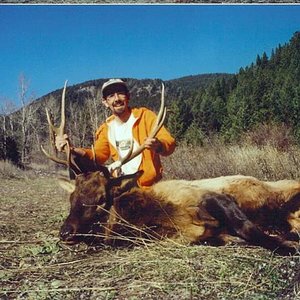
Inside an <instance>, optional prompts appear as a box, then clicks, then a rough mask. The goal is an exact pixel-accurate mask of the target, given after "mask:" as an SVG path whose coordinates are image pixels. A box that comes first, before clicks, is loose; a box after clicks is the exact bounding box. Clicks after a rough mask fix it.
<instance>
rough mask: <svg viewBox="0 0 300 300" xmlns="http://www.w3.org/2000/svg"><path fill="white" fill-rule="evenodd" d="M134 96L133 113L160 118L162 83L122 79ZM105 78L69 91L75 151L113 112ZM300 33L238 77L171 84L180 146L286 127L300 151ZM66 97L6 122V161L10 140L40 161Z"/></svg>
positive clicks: (57, 95) (2, 142)
mask: <svg viewBox="0 0 300 300" xmlns="http://www.w3.org/2000/svg"><path fill="white" fill-rule="evenodd" d="M123 79H124V80H125V81H126V82H127V84H128V87H129V89H130V92H131V100H130V101H131V102H130V103H131V105H132V106H146V107H149V108H150V109H153V110H154V111H157V109H158V106H159V99H160V96H161V82H162V81H161V79H141V80H138V79H134V78H123ZM106 80H107V79H106V78H103V79H96V80H91V81H86V82H83V83H80V84H76V85H73V86H69V87H68V88H67V93H66V117H67V128H66V130H67V132H68V134H69V135H70V136H71V138H72V141H73V143H74V144H75V145H76V146H90V145H91V144H92V143H93V136H94V132H95V130H96V129H97V128H98V126H99V124H101V123H102V122H103V121H104V120H105V118H106V117H107V116H108V114H109V113H110V112H108V111H107V110H106V109H105V108H104V107H103V105H102V104H101V101H100V99H101V86H102V84H103V82H104V81H106ZM299 82H300V32H296V33H294V35H293V36H292V37H291V39H290V41H289V42H288V43H286V44H284V45H278V46H277V47H276V48H274V49H273V51H272V53H271V54H270V57H268V55H267V54H266V53H265V52H264V53H262V54H259V55H257V57H256V59H254V61H253V63H252V64H250V65H249V66H247V67H245V68H241V69H240V70H239V72H238V73H237V74H218V73H217V74H202V75H193V76H186V77H182V78H178V79H173V80H168V81H165V87H166V105H167V106H168V109H169V110H168V111H169V113H168V119H167V122H166V125H167V127H168V128H169V130H170V131H171V132H172V134H173V135H174V136H175V137H176V138H177V140H178V142H180V141H185V142H187V143H196V144H201V143H202V142H203V140H204V139H205V138H206V137H207V136H211V135H212V134H214V135H218V136H219V137H222V139H223V140H224V141H230V142H234V141H238V140H239V138H240V137H241V135H242V134H243V133H245V132H249V131H256V132H258V128H259V126H260V125H261V124H268V125H270V128H274V127H276V126H277V125H279V126H280V125H281V124H283V125H284V126H285V127H284V128H287V129H288V130H289V131H290V132H292V133H293V136H294V138H295V140H296V141H298V143H300V127H299V119H300V86H299ZM61 94H62V89H59V90H56V91H53V92H52V93H49V94H47V95H45V96H43V97H41V98H39V99H37V100H36V101H34V102H33V103H32V104H30V105H29V106H28V107H25V108H24V109H23V110H20V111H18V112H16V113H15V114H13V115H9V116H3V118H1V124H0V125H1V127H0V131H1V135H0V137H2V138H1V139H0V158H1V157H2V158H5V157H7V153H8V154H9V151H7V149H8V148H9V145H7V140H8V137H9V138H10V139H11V140H12V141H13V142H14V143H15V146H14V148H16V147H17V148H18V149H21V150H19V151H22V153H23V154H22V157H30V156H32V155H34V153H40V150H39V145H40V144H42V143H44V144H45V143H46V140H47V136H48V125H47V121H46V114H45V107H47V108H48V109H49V110H50V112H51V115H52V118H53V121H54V123H56V124H57V123H59V121H60V99H61Z"/></svg>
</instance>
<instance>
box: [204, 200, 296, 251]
mask: <svg viewBox="0 0 300 300" xmlns="http://www.w3.org/2000/svg"><path fill="white" fill-rule="evenodd" d="M202 204H203V206H204V207H205V209H206V210H207V211H208V212H209V213H210V214H211V215H212V216H213V217H214V218H216V219H217V220H218V221H219V222H220V225H221V226H225V227H226V229H227V230H229V231H230V232H232V233H233V234H235V235H237V236H238V237H241V238H243V239H244V240H246V241H247V242H249V243H250V244H252V245H256V246H262V247H264V248H266V249H269V250H272V251H274V252H276V253H278V254H280V255H290V254H294V253H295V252H296V251H297V249H296V247H295V243H293V242H290V241H285V240H283V239H281V238H280V237H274V236H269V235H267V234H265V233H264V232H263V231H261V230H260V229H259V228H258V227H257V226H256V225H255V224H254V223H252V222H251V221H250V220H249V219H248V218H247V216H246V215H245V214H244V212H243V211H242V210H241V209H240V207H239V206H238V204H237V202H236V200H235V199H234V198H233V197H231V196H230V195H225V194H207V195H205V196H204V197H203V202H202Z"/></svg>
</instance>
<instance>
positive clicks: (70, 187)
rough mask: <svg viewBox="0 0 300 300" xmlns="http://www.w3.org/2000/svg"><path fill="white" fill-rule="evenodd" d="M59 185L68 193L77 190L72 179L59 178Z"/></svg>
mask: <svg viewBox="0 0 300 300" xmlns="http://www.w3.org/2000/svg"><path fill="white" fill-rule="evenodd" d="M58 183H59V185H60V186H61V187H62V188H63V189H64V190H65V191H67V192H68V193H70V194H71V193H73V192H74V191H75V183H74V181H72V180H69V179H66V178H58Z"/></svg>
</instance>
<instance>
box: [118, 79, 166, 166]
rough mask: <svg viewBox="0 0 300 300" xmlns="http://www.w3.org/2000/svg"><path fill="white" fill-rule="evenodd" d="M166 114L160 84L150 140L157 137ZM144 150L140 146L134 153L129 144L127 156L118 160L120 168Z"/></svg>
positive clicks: (163, 94) (163, 89) (163, 88)
mask: <svg viewBox="0 0 300 300" xmlns="http://www.w3.org/2000/svg"><path fill="white" fill-rule="evenodd" d="M166 114H167V109H166V107H165V86H164V84H163V83H162V89H161V103H160V109H159V112H158V114H157V118H156V121H155V124H154V126H153V128H152V130H151V133H150V134H149V137H150V138H154V137H155V136H156V135H157V133H158V131H159V130H160V129H161V127H162V126H163V124H164V121H165V118H166ZM145 148H146V146H145V144H142V145H141V146H140V147H138V148H137V149H136V150H135V151H133V143H131V147H130V149H129V151H128V153H127V155H126V156H125V157H123V158H122V159H121V160H120V164H121V166H122V165H124V164H126V163H127V162H129V161H130V160H132V159H134V158H135V157H136V156H138V155H139V154H140V153H142V152H143V151H144V150H145Z"/></svg>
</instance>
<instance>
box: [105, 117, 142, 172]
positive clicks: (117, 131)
mask: <svg viewBox="0 0 300 300" xmlns="http://www.w3.org/2000/svg"><path fill="white" fill-rule="evenodd" d="M135 121H136V119H135V118H134V116H133V114H131V115H130V117H129V119H128V120H127V122H126V123H123V122H120V121H119V120H117V119H114V120H113V121H112V122H111V123H110V124H109V133H108V136H109V140H110V142H111V143H112V145H114V146H115V147H116V149H117V151H118V153H119V157H120V158H123V157H124V156H126V154H127V153H128V151H129V149H130V146H131V141H133V151H135V149H137V148H138V146H139V144H138V142H137V141H136V140H134V139H133V135H132V127H133V124H134V123H135ZM141 161H142V154H139V155H138V156H136V157H135V158H134V159H132V160H131V161H129V162H128V163H126V164H125V165H123V166H122V173H123V174H133V173H135V172H136V171H138V169H139V166H140V164H141Z"/></svg>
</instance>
